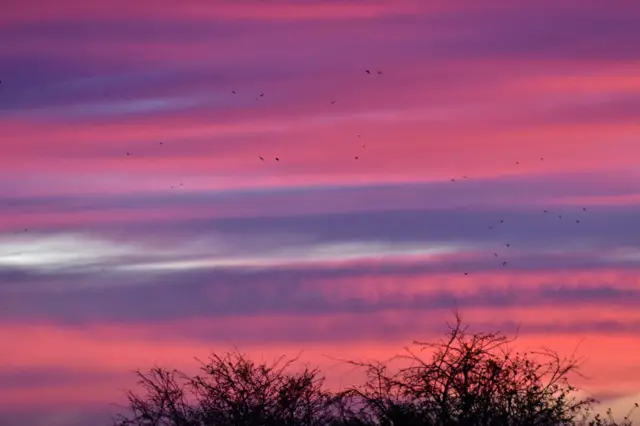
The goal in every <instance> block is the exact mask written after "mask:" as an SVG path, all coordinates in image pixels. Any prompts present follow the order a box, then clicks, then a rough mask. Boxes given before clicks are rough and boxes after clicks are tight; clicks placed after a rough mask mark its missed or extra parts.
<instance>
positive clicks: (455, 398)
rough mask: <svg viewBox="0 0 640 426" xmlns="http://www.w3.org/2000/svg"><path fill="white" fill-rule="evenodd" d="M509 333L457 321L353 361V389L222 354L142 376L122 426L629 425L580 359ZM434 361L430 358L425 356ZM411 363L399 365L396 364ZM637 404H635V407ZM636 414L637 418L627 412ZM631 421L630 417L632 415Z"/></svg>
mask: <svg viewBox="0 0 640 426" xmlns="http://www.w3.org/2000/svg"><path fill="white" fill-rule="evenodd" d="M513 340H514V339H508V338H507V337H506V336H504V335H502V334H501V333H475V334H472V333H469V332H468V328H467V327H466V326H464V325H463V324H462V322H461V321H460V318H459V317H456V322H455V324H453V325H451V326H450V327H449V331H448V333H447V336H446V338H445V339H442V340H440V341H438V342H435V343H423V342H414V347H413V348H407V349H405V353H404V354H403V355H399V356H397V357H394V358H393V359H391V360H388V361H385V362H369V363H361V362H355V361H345V362H348V363H350V364H352V365H355V366H357V367H359V368H363V369H364V371H365V373H366V377H367V380H366V381H365V382H364V383H363V384H361V385H358V386H353V387H351V388H348V389H346V390H341V391H331V390H329V389H327V388H325V386H324V377H323V376H322V374H321V372H320V371H319V370H318V369H315V368H311V367H309V366H306V365H305V366H302V368H298V369H296V368H294V364H295V362H296V361H297V359H295V358H294V359H289V360H287V359H285V358H281V359H279V360H277V361H276V362H274V363H271V364H269V363H265V362H261V363H255V362H253V361H251V360H249V359H248V358H247V357H246V356H245V355H244V354H242V353H240V352H238V351H235V352H230V353H227V354H225V355H223V356H220V355H217V354H213V355H211V357H210V358H209V360H208V361H207V362H201V366H200V374H196V375H195V376H188V375H186V374H183V373H181V372H178V371H176V370H172V371H170V370H166V369H163V368H159V367H156V368H153V369H151V370H150V371H149V372H148V373H142V372H138V378H139V384H140V385H141V390H142V394H137V393H134V392H129V393H128V395H127V396H128V401H129V409H130V414H129V415H128V416H125V415H121V416H119V418H117V419H116V420H115V422H114V424H115V425H117V426H271V425H273V426H275V425H282V426H294V425H295V426H321V425H322V426H325V425H326V426H374V425H379V426H405V425H406V426H436V425H437V426H461V425H479V426H511V425H513V426H516V425H527V426H564V425H588V426H623V425H624V426H628V425H631V421H630V420H628V418H625V419H624V420H623V421H622V422H615V421H614V419H613V417H612V414H611V413H608V416H606V417H603V416H598V415H595V416H594V415H593V407H594V404H595V403H596V401H595V400H593V399H591V398H579V397H577V396H576V391H577V389H576V388H575V387H574V386H572V385H571V384H570V383H569V381H568V379H569V376H570V375H571V374H574V373H575V374H579V371H578V367H579V360H578V359H577V358H575V356H571V357H568V358H563V357H560V356H558V354H557V353H555V352H554V351H552V350H550V349H546V348H543V349H541V350H538V351H530V352H518V351H515V350H514V349H512V348H511V343H512V342H513ZM426 352H428V353H429V355H428V356H426V355H425V353H426ZM395 362H401V363H402V365H401V366H398V367H395V368H392V364H394V363H395ZM637 406H638V405H637V404H636V405H635V407H633V408H636V407H637ZM628 416H629V415H628ZM628 416H627V417H628Z"/></svg>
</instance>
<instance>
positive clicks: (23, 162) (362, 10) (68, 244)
mask: <svg viewBox="0 0 640 426" xmlns="http://www.w3.org/2000/svg"><path fill="white" fill-rule="evenodd" d="M639 21H640V4H636V2H628V1H622V0H620V1H613V2H611V1H609V2H604V1H597V0H581V1H574V0H566V1H563V2H558V1H551V0H538V1H535V2H511V1H506V0H504V1H498V0H487V1H483V2H469V1H462V0H447V1H444V0H443V1H434V0H394V1H393V2H392V1H374V0H372V1H355V0H354V1H348V0H344V1H339V0H325V1H319V0H307V1H302V0H301V1H295V2H294V1H293V0H290V1H281V0H274V1H269V2H265V1H258V0H242V1H215V2H209V1H204V0H200V1H197V0H180V1H177V0H153V1H151V0H137V1H136V2H130V1H127V2H125V1H124V0H114V1H109V2H107V1H96V0H89V1H80V0H60V1H57V2H50V1H48V0H31V1H29V2H23V1H18V0H5V2H3V11H2V13H1V14H0V80H1V81H2V82H1V83H0V133H1V134H2V138H1V139H0V152H1V155H0V183H2V185H1V186H0V344H1V350H0V423H1V424H3V425H7V426H13V425H34V426H39V425H49V426H56V425H70V426H84V425H88V424H92V425H93V424H96V423H94V421H95V420H96V419H102V418H105V419H107V420H108V418H107V417H104V416H107V415H108V414H109V413H113V412H114V410H115V411H118V407H117V406H115V405H114V404H118V403H122V402H123V396H124V391H125V390H126V389H130V388H132V387H133V386H134V384H135V377H134V375H133V371H134V370H136V369H138V368H141V369H146V368H150V367H152V366H153V365H157V364H159V365H163V366H171V367H177V368H180V369H185V370H189V369H190V368H193V366H194V360H193V357H195V356H200V357H201V356H205V355H206V354H207V353H210V352H211V351H222V350H226V349H228V348H231V347H234V346H235V347H238V348H240V349H241V350H244V351H246V352H248V353H250V354H252V355H254V356H255V357H262V358H264V359H270V357H271V358H273V357H276V356H278V355H280V354H282V353H285V354H299V353H300V351H302V355H301V357H302V358H303V359H305V360H308V361H309V362H312V363H314V364H316V365H319V366H321V367H322V368H323V369H324V370H325V372H326V373H327V375H329V376H330V377H331V378H332V380H333V381H334V382H333V383H337V381H341V380H345V381H349V380H351V379H353V377H351V378H350V377H349V374H350V373H349V372H348V371H346V370H344V369H343V366H341V365H336V362H335V359H334V358H333V357H335V356H339V357H341V358H350V359H362V358H386V357H387V356H390V355H393V354H395V353H398V352H399V351H401V350H402V348H403V347H404V346H406V345H407V344H410V343H411V342H412V341H413V340H415V339H419V340H428V339H432V338H433V339H436V338H438V337H439V336H440V335H441V333H442V332H443V331H444V330H445V324H446V321H447V320H451V319H452V312H453V310H454V309H458V311H459V312H460V313H461V314H462V316H463V319H464V320H465V321H466V322H468V323H470V324H471V325H472V329H475V330H483V331H503V332H505V333H507V334H511V335H512V334H513V333H515V331H516V329H517V327H520V328H519V332H518V333H519V334H518V335H519V340H518V342H519V344H520V345H522V347H525V348H535V347H539V346H540V345H546V346H549V347H551V348H552V349H555V350H557V351H559V352H560V353H562V354H570V353H572V352H573V351H574V350H576V348H578V351H577V353H578V355H580V356H581V357H584V363H583V367H582V371H583V373H584V374H585V376H586V377H575V380H574V382H576V383H577V384H578V385H580V386H581V387H582V388H583V389H584V390H585V392H587V393H588V394H590V395H594V396H596V397H598V398H600V399H602V400H603V401H604V402H605V403H606V404H608V405H609V406H614V408H615V409H616V413H618V414H625V413H626V410H627V409H628V408H629V407H630V406H631V401H635V400H639V399H640V369H639V368H638V364H639V363H640V355H638V348H639V346H640V338H639V337H638V336H639V335H640V334H639V333H640V310H638V309H637V306H639V304H640V232H638V231H640V167H639V166H640V143H639V142H638V141H639V140H640V139H639V137H640V124H639V123H640V122H639V121H638V111H640V53H639V51H638V45H639V44H640V26H638V25H637V23H638V22H639ZM365 70H369V71H370V73H367V72H366V71H365ZM379 71H380V73H379ZM261 95H263V96H261ZM260 157H262V158H263V160H261V159H260ZM276 157H277V158H278V159H279V161H276V160H275V158H276ZM356 157H357V159H356ZM507 244H508V245H509V246H507ZM503 262H506V264H503ZM634 398H637V399H634ZM105 424H106V423H105Z"/></svg>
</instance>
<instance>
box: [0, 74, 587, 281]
mask: <svg viewBox="0 0 640 426" xmlns="http://www.w3.org/2000/svg"><path fill="white" fill-rule="evenodd" d="M364 72H365V73H366V74H368V75H373V74H374V72H373V71H371V70H370V69H365V70H364ZM375 74H377V75H382V71H379V70H378V71H376V72H375ZM0 84H2V80H0ZM231 94H232V95H237V92H236V91H235V90H231ZM264 97H265V94H264V92H261V93H260V95H258V96H257V97H256V98H255V100H256V101H259V100H260V99H262V98H264ZM336 102H337V101H336V100H331V101H330V103H331V104H332V105H333V104H335V103H336ZM357 137H358V138H361V137H362V135H360V134H358V135H357ZM159 145H163V142H159ZM361 148H366V144H364V143H363V144H362V145H361ZM126 156H131V152H126ZM258 159H259V160H260V161H266V159H265V157H264V156H262V155H260V156H258ZM273 159H274V161H276V162H280V157H274V158H273ZM359 159H360V157H359V156H357V155H356V156H355V157H354V160H359ZM540 161H544V157H540ZM515 164H516V165H519V164H520V162H519V161H516V162H515ZM468 178H469V177H468V176H466V175H464V176H462V178H461V179H462V180H465V179H468ZM457 181H458V180H457V179H456V178H451V182H452V183H456V182H457ZM183 186H184V185H183V184H182V183H180V184H179V186H176V185H171V188H176V187H183ZM582 211H583V212H586V211H587V208H586V207H582ZM542 212H543V213H544V214H548V213H549V210H547V209H543V210H542ZM557 218H558V219H559V220H563V216H562V215H561V214H558V215H557ZM498 223H499V224H504V223H505V220H504V219H500V221H499V222H498ZM575 223H577V224H580V223H581V221H580V219H575ZM488 229H489V230H495V229H496V228H495V226H494V225H489V226H488ZM27 231H28V229H26V228H25V229H24V232H27ZM505 248H506V249H509V248H511V243H505ZM493 257H494V258H502V255H501V254H499V253H498V252H494V253H493ZM500 262H501V265H502V266H503V267H506V266H507V265H508V262H507V261H506V260H500ZM464 275H465V276H467V275H469V272H464Z"/></svg>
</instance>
